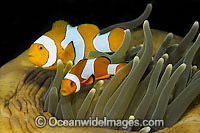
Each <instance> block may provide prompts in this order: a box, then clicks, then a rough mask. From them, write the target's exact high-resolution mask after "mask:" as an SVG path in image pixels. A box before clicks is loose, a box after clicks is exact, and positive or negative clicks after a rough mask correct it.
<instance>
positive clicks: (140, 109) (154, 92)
mask: <svg viewBox="0 0 200 133" xmlns="http://www.w3.org/2000/svg"><path fill="white" fill-rule="evenodd" d="M151 6H152V5H151V4H149V5H148V6H147V9H148V8H151ZM148 10H149V9H148ZM150 10H151V9H150ZM143 16H147V17H148V16H149V13H148V15H147V14H146V15H144V14H143ZM144 18H145V19H146V17H144ZM144 18H140V17H139V18H137V19H136V20H134V21H132V22H126V23H124V24H123V27H124V28H126V30H125V34H124V36H125V37H124V41H123V43H122V45H121V47H120V48H119V49H118V50H117V51H116V52H115V53H113V54H108V53H102V52H97V51H95V52H94V51H91V52H89V54H88V56H87V59H94V58H98V57H102V56H103V57H106V58H109V59H110V62H111V64H119V63H123V62H126V63H127V65H125V66H124V67H122V68H121V69H120V70H119V71H118V72H117V73H116V74H115V75H113V76H111V78H106V79H101V80H96V81H94V83H93V84H89V85H84V86H81V87H80V91H78V92H77V93H72V94H70V95H67V96H63V95H62V94H61V93H60V90H61V88H62V80H63V78H64V76H65V75H66V74H68V73H69V72H70V70H72V68H73V67H75V66H76V65H74V66H73V63H72V62H73V61H68V63H66V65H64V63H63V62H62V60H57V67H56V68H57V70H47V69H43V68H41V67H35V66H31V67H30V66H28V67H27V66H26V67H27V68H26V69H25V70H23V71H24V73H25V74H24V77H23V79H22V78H21V79H20V81H19V82H18V83H17V85H16V87H15V89H14V90H11V91H9V93H8V94H7V95H5V97H4V98H1V99H0V102H2V104H1V106H0V109H1V116H0V123H1V124H0V125H2V129H0V130H2V131H7V130H8V132H9V131H10V132H54V130H55V131H58V132H59V131H60V132H66V131H68V130H72V128H67V127H70V125H68V126H67V127H65V126H63V125H62V127H59V126H58V127H53V126H52V123H51V125H49V120H50V119H51V118H53V119H52V120H54V122H53V124H55V119H57V120H63V121H64V120H66V121H69V122H70V120H96V119H97V118H98V120H104V119H105V118H106V119H107V120H135V122H137V120H139V124H138V125H134V124H133V125H129V124H127V123H126V128H124V125H123V124H122V125H118V126H116V125H112V124H111V125H109V124H108V125H103V126H97V127H95V129H93V127H91V126H90V127H89V128H91V130H89V131H90V132H94V131H96V130H104V131H105V132H106V131H107V132H109V131H111V130H112V131H113V132H114V131H116V132H123V131H130V132H131V131H139V132H145V133H147V132H156V131H159V132H161V133H162V132H177V131H178V129H179V130H182V127H180V128H178V126H179V125H181V124H182V123H187V121H189V120H187V119H186V118H184V117H183V116H185V115H187V113H188V112H189V111H190V110H194V108H196V107H197V106H198V105H197V104H198V103H199V98H198V96H199V94H200V70H199V65H200V63H199V54H200V52H199V51H198V49H199V47H200V34H199V33H198V30H199V23H198V22H194V24H193V25H192V27H191V29H190V30H189V32H188V33H187V34H186V36H185V37H183V38H181V37H177V36H176V35H173V34H172V33H166V34H165V37H164V38H163V37H162V41H161V43H159V44H154V42H155V41H154V39H155V38H156V37H155V38H154V35H156V32H155V30H153V29H150V24H149V22H148V20H144ZM140 24H143V28H142V29H141V30H136V31H131V30H129V29H130V28H131V27H133V28H137V27H138V26H140ZM118 26H120V24H116V25H113V26H110V27H108V28H106V29H103V30H102V31H100V33H105V32H107V31H110V30H112V29H114V28H116V27H118ZM137 32H140V33H143V34H140V35H142V37H141V38H142V39H141V41H138V40H137V38H134V37H135V34H137ZM132 33H135V34H132ZM152 33H155V34H152ZM158 34H159V33H158ZM196 36H197V37H196ZM195 37H196V38H195ZM193 40H195V41H194V42H193ZM136 44H137V45H136ZM25 54H26V58H27V53H25ZM31 56H32V55H30V57H31ZM24 60H25V59H24ZM27 62H28V61H27ZM23 64H25V63H23ZM21 71H22V70H21ZM0 72H1V71H0ZM16 73H18V71H16ZM16 75H17V74H16ZM0 77H1V76H0ZM15 78H17V77H15ZM0 81H1V80H0ZM1 82H2V81H1ZM1 82H0V84H2V83H1ZM70 85H71V86H72V85H75V84H72V82H71V83H70ZM12 87H13V86H12ZM198 108H199V107H198ZM198 110H199V109H198ZM195 115H197V114H195ZM198 115H199V112H198ZM38 116H39V117H38ZM186 117H189V116H186ZM39 118H42V119H39ZM43 118H45V119H43ZM188 119H191V117H190V118H188ZM192 119H194V120H196V119H195V118H192ZM37 120H38V121H37ZM144 120H146V121H147V120H149V121H151V120H154V121H156V120H162V121H163V123H164V124H162V125H159V126H158V125H153V124H149V125H148V124H146V125H144V123H142V122H144ZM44 122H46V123H45V124H44V125H43V124H42V123H44ZM199 123H200V121H199V122H198V124H199ZM58 124H59V123H58ZM71 126H73V125H71ZM181 126H182V125H181ZM0 127H1V126H0ZM38 127H40V128H38ZM173 127H174V128H173ZM104 128H107V129H104ZM82 130H85V132H87V129H85V128H84V129H83V128H81V127H80V129H79V127H78V128H76V129H74V131H75V132H76V131H77V132H78V131H82ZM182 131H183V130H182Z"/></svg>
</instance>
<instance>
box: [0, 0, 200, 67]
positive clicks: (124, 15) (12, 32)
mask: <svg viewBox="0 0 200 133" xmlns="http://www.w3.org/2000/svg"><path fill="white" fill-rule="evenodd" d="M148 3H152V4H153V10H152V13H151V15H150V17H149V19H148V20H149V21H150V26H151V28H156V29H160V30H165V31H168V32H172V33H174V34H177V35H180V36H184V35H185V34H186V33H187V31H188V30H189V29H190V27H191V26H192V24H193V23H194V21H196V20H197V21H200V1H199V0H187V1H181V0H146V1H144V0H107V1H103V0H99V1H95V0H79V1H78V0H56V1H52V0H49V1H47V2H46V3H45V2H43V3H42V2H41V1H40V2H37V1H27V2H26V3H25V2H24V1H22V2H21V3H19V1H16V2H14V3H13V2H7V3H5V2H2V3H1V9H0V15H1V16H0V19H1V28H0V29H1V30H0V31H1V38H0V39H1V40H0V46H1V47H0V49H1V52H0V66H2V65H3V64H5V63H6V62H8V61H9V60H11V59H13V58H15V57H16V56H17V55H19V54H20V53H21V52H23V51H24V50H26V49H27V48H29V47H30V44H31V43H32V42H33V41H34V40H35V39H37V38H38V37H39V36H41V35H42V34H44V33H45V32H47V31H48V30H50V28H51V25H52V23H53V22H54V21H56V20H59V19H63V20H66V21H68V22H69V23H70V24H71V25H73V26H75V25H79V24H82V23H93V24H96V25H98V26H99V28H100V29H101V28H105V27H107V26H109V25H112V24H115V23H119V22H125V21H129V20H133V19H135V18H137V17H138V16H139V15H140V14H141V13H142V12H143V11H144V9H145V7H146V5H147V4H148Z"/></svg>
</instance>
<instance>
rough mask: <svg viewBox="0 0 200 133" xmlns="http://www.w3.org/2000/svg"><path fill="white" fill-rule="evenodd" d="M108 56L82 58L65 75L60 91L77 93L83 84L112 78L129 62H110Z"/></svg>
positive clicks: (64, 94)
mask: <svg viewBox="0 0 200 133" xmlns="http://www.w3.org/2000/svg"><path fill="white" fill-rule="evenodd" d="M110 63H111V62H110V60H109V59H108V58H107V57H98V58H95V59H82V60H80V61H79V62H78V63H77V64H76V65H75V66H74V67H73V68H72V69H71V70H70V72H69V73H67V74H66V75H65V76H64V79H63V80H62V84H61V89H60V93H61V94H62V95H63V96H67V95H69V94H72V93H76V92H78V91H79V90H80V88H81V86H82V85H89V84H93V83H94V81H95V80H98V79H105V78H110V76H111V75H114V74H115V73H117V72H118V71H119V70H120V69H121V68H122V67H124V66H125V65H127V63H120V64H110Z"/></svg>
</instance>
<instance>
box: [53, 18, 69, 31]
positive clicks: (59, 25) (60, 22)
mask: <svg viewBox="0 0 200 133" xmlns="http://www.w3.org/2000/svg"><path fill="white" fill-rule="evenodd" d="M66 26H67V22H66V21H64V20H58V21H56V22H54V23H53V26H52V29H53V30H63V29H66Z"/></svg>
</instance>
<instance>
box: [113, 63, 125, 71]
mask: <svg viewBox="0 0 200 133" xmlns="http://www.w3.org/2000/svg"><path fill="white" fill-rule="evenodd" d="M126 65H127V63H120V64H119V65H118V66H117V67H116V73H117V72H118V71H119V70H120V69H121V68H123V67H124V66H126Z"/></svg>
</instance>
